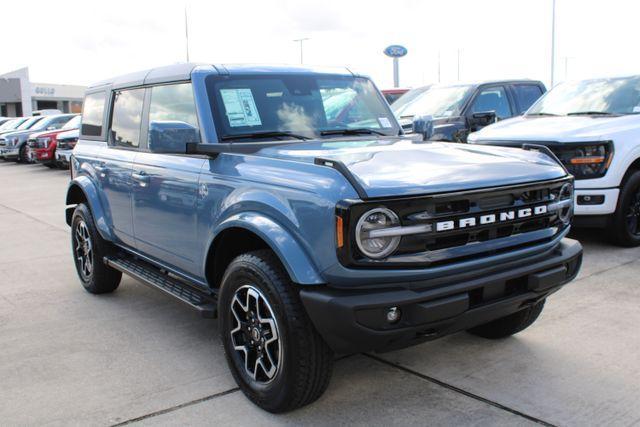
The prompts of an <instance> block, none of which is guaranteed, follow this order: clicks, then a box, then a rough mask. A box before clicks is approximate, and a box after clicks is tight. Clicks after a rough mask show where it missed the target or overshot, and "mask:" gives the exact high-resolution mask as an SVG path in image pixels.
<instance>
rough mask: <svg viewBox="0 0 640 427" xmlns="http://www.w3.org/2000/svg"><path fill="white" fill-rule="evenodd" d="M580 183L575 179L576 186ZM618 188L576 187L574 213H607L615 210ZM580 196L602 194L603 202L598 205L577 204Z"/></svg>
mask: <svg viewBox="0 0 640 427" xmlns="http://www.w3.org/2000/svg"><path fill="white" fill-rule="evenodd" d="M579 185H580V181H576V187H578V186H579ZM619 194H620V189H618V188H603V189H595V188H576V190H575V202H576V203H575V214H576V215H609V214H612V213H614V212H615V211H616V206H617V205H618V195H619ZM580 196H592V197H593V196H604V203H601V204H598V205H581V204H578V197H580Z"/></svg>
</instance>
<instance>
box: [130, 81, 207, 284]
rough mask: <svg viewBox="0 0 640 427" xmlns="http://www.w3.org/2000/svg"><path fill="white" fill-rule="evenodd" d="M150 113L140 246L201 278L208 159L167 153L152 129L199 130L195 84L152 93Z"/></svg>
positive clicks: (139, 167)
mask: <svg viewBox="0 0 640 427" xmlns="http://www.w3.org/2000/svg"><path fill="white" fill-rule="evenodd" d="M145 110H146V111H145V120H144V121H143V131H142V134H143V135H144V138H145V141H144V147H143V149H142V150H141V151H140V153H139V154H138V156H137V157H136V159H135V162H134V165H133V181H134V185H133V217H134V230H135V238H136V246H137V248H138V250H139V251H141V252H142V253H143V254H145V255H147V256H150V257H152V258H154V259H156V260H158V261H161V262H162V263H165V264H168V265H169V266H171V267H176V268H178V269H180V270H182V271H183V272H184V273H187V274H191V275H197V274H199V273H200V269H199V268H198V267H197V266H199V265H200V263H201V261H202V258H203V254H202V253H200V252H201V246H202V245H199V244H198V241H197V236H196V220H197V202H198V195H199V193H198V180H199V175H200V170H201V169H202V166H203V165H204V162H205V159H204V158H201V157H193V156H188V155H186V153H184V152H183V154H180V153H176V154H165V153H162V152H160V151H161V150H160V149H156V148H154V146H153V144H149V143H148V142H149V136H150V135H151V134H152V133H151V132H150V131H149V129H159V128H162V127H163V126H169V127H173V128H176V127H190V128H192V129H193V128H196V129H198V119H197V116H196V107H195V102H194V96H193V89H192V87H191V83H177V84H169V85H161V86H154V87H150V88H148V89H147V102H146V107H145ZM195 133H196V134H199V133H198V132H195ZM168 136H169V135H168ZM190 142H198V141H190Z"/></svg>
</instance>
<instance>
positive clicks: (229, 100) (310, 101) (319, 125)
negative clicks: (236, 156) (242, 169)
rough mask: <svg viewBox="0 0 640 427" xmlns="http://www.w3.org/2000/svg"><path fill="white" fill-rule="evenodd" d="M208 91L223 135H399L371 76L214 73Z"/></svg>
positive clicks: (230, 137) (298, 136)
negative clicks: (217, 74)
mask: <svg viewBox="0 0 640 427" xmlns="http://www.w3.org/2000/svg"><path fill="white" fill-rule="evenodd" d="M206 85H207V92H208V95H209V100H210V103H211V110H212V111H213V116H214V121H215V124H216V128H217V130H218V136H219V137H220V138H221V139H241V138H245V137H256V136H260V134H264V137H274V136H275V137H285V136H286V135H279V134H283V133H289V134H295V137H297V138H299V139H306V138H315V137H321V136H327V137H328V136H329V134H331V135H333V136H335V135H336V134H340V133H344V134H360V133H362V134H367V133H373V134H384V135H398V133H399V126H398V124H397V122H396V120H395V119H394V118H393V115H392V114H391V111H390V110H389V107H388V106H387V104H386V102H385V101H384V98H382V96H381V95H380V94H379V93H378V91H377V90H376V88H375V87H374V85H373V84H372V83H371V81H370V80H368V79H365V78H360V77H352V76H332V75H299V74H284V75H276V74H263V75H242V76H214V75H212V76H209V77H207V80H206Z"/></svg>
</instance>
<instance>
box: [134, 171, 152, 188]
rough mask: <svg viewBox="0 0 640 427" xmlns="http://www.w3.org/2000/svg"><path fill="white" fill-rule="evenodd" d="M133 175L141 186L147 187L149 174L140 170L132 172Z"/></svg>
mask: <svg viewBox="0 0 640 427" xmlns="http://www.w3.org/2000/svg"><path fill="white" fill-rule="evenodd" d="M131 177H132V178H133V179H134V180H136V181H138V183H139V184H140V187H146V186H147V184H148V183H149V175H147V174H146V173H144V171H140V172H137V173H136V172H134V173H132V174H131Z"/></svg>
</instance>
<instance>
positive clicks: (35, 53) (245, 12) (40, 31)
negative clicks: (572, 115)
mask: <svg viewBox="0 0 640 427" xmlns="http://www.w3.org/2000/svg"><path fill="white" fill-rule="evenodd" d="M185 5H186V7H187V11H188V21H189V41H190V43H189V45H190V59H191V60H192V61H196V62H205V63H265V62H267V63H279V64H280V63H291V64H296V63H299V62H300V53H299V46H298V44H297V43H294V42H293V41H292V40H293V39H296V38H301V37H309V38H310V40H309V41H307V42H305V46H304V60H305V63H307V64H318V65H338V66H342V65H345V66H348V67H349V68H351V69H353V70H357V71H359V72H361V73H364V74H368V75H370V76H372V77H373V78H374V80H375V82H376V83H377V84H378V86H380V87H381V88H385V87H391V86H392V81H393V79H392V63H391V59H389V58H387V57H385V56H384V55H383V54H382V50H383V49H384V48H385V47H386V46H387V45H389V44H402V45H404V46H406V47H407V48H408V50H409V54H408V55H407V56H406V57H405V58H403V59H402V60H401V66H400V84H401V86H409V87H413V86H419V85H422V84H427V83H433V82H437V81H438V55H440V64H441V66H440V79H441V81H442V82H451V81H456V80H457V77H458V76H457V73H458V71H457V70H458V68H457V56H458V55H457V52H458V50H459V51H460V79H461V80H480V79H494V78H516V77H517V78H521V77H528V78H533V79H541V80H543V81H544V82H545V83H547V84H548V83H549V80H550V71H549V68H550V40H551V10H552V6H551V5H552V0H483V1H473V0H438V1H424V0H423V1H418V0H387V1H371V0H370V1H353V0H308V1H305V0H274V1H271V0H258V1H254V0H232V1H196V0H178V1H172V2H160V1H155V2H153V1H135V0H126V1H121V0H109V1H106V0H105V1H95V0H91V1H90V0H84V1H65V0H57V1H33V0H32V1H29V2H20V1H13V0H11V1H5V2H2V5H1V6H0V11H1V12H0V13H1V16H2V26H1V28H2V34H3V38H2V42H0V49H1V52H2V55H1V56H0V73H3V72H6V71H11V70H13V69H16V68H19V67H23V66H29V69H30V75H31V80H32V81H36V82H44V83H70V84H88V83H91V82H93V81H98V80H102V79H105V78H109V77H112V76H114V75H118V74H124V73H128V72H131V71H135V70H139V69H145V68H150V67H154V66H158V65H166V64H171V63H176V62H183V61H185V58H186V54H185V29H184V7H185ZM556 10H557V13H556V28H557V33H556V74H555V75H556V81H561V80H564V79H565V78H566V77H567V76H568V77H569V78H570V79H577V78H585V77H591V76H603V75H621V74H640V55H638V43H637V40H638V17H639V16H640V2H638V1H634V0H627V1H623V0H607V1H585V0H582V1H580V0H557V9H556ZM565 58H568V59H566V60H565ZM565 65H566V67H565Z"/></svg>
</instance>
